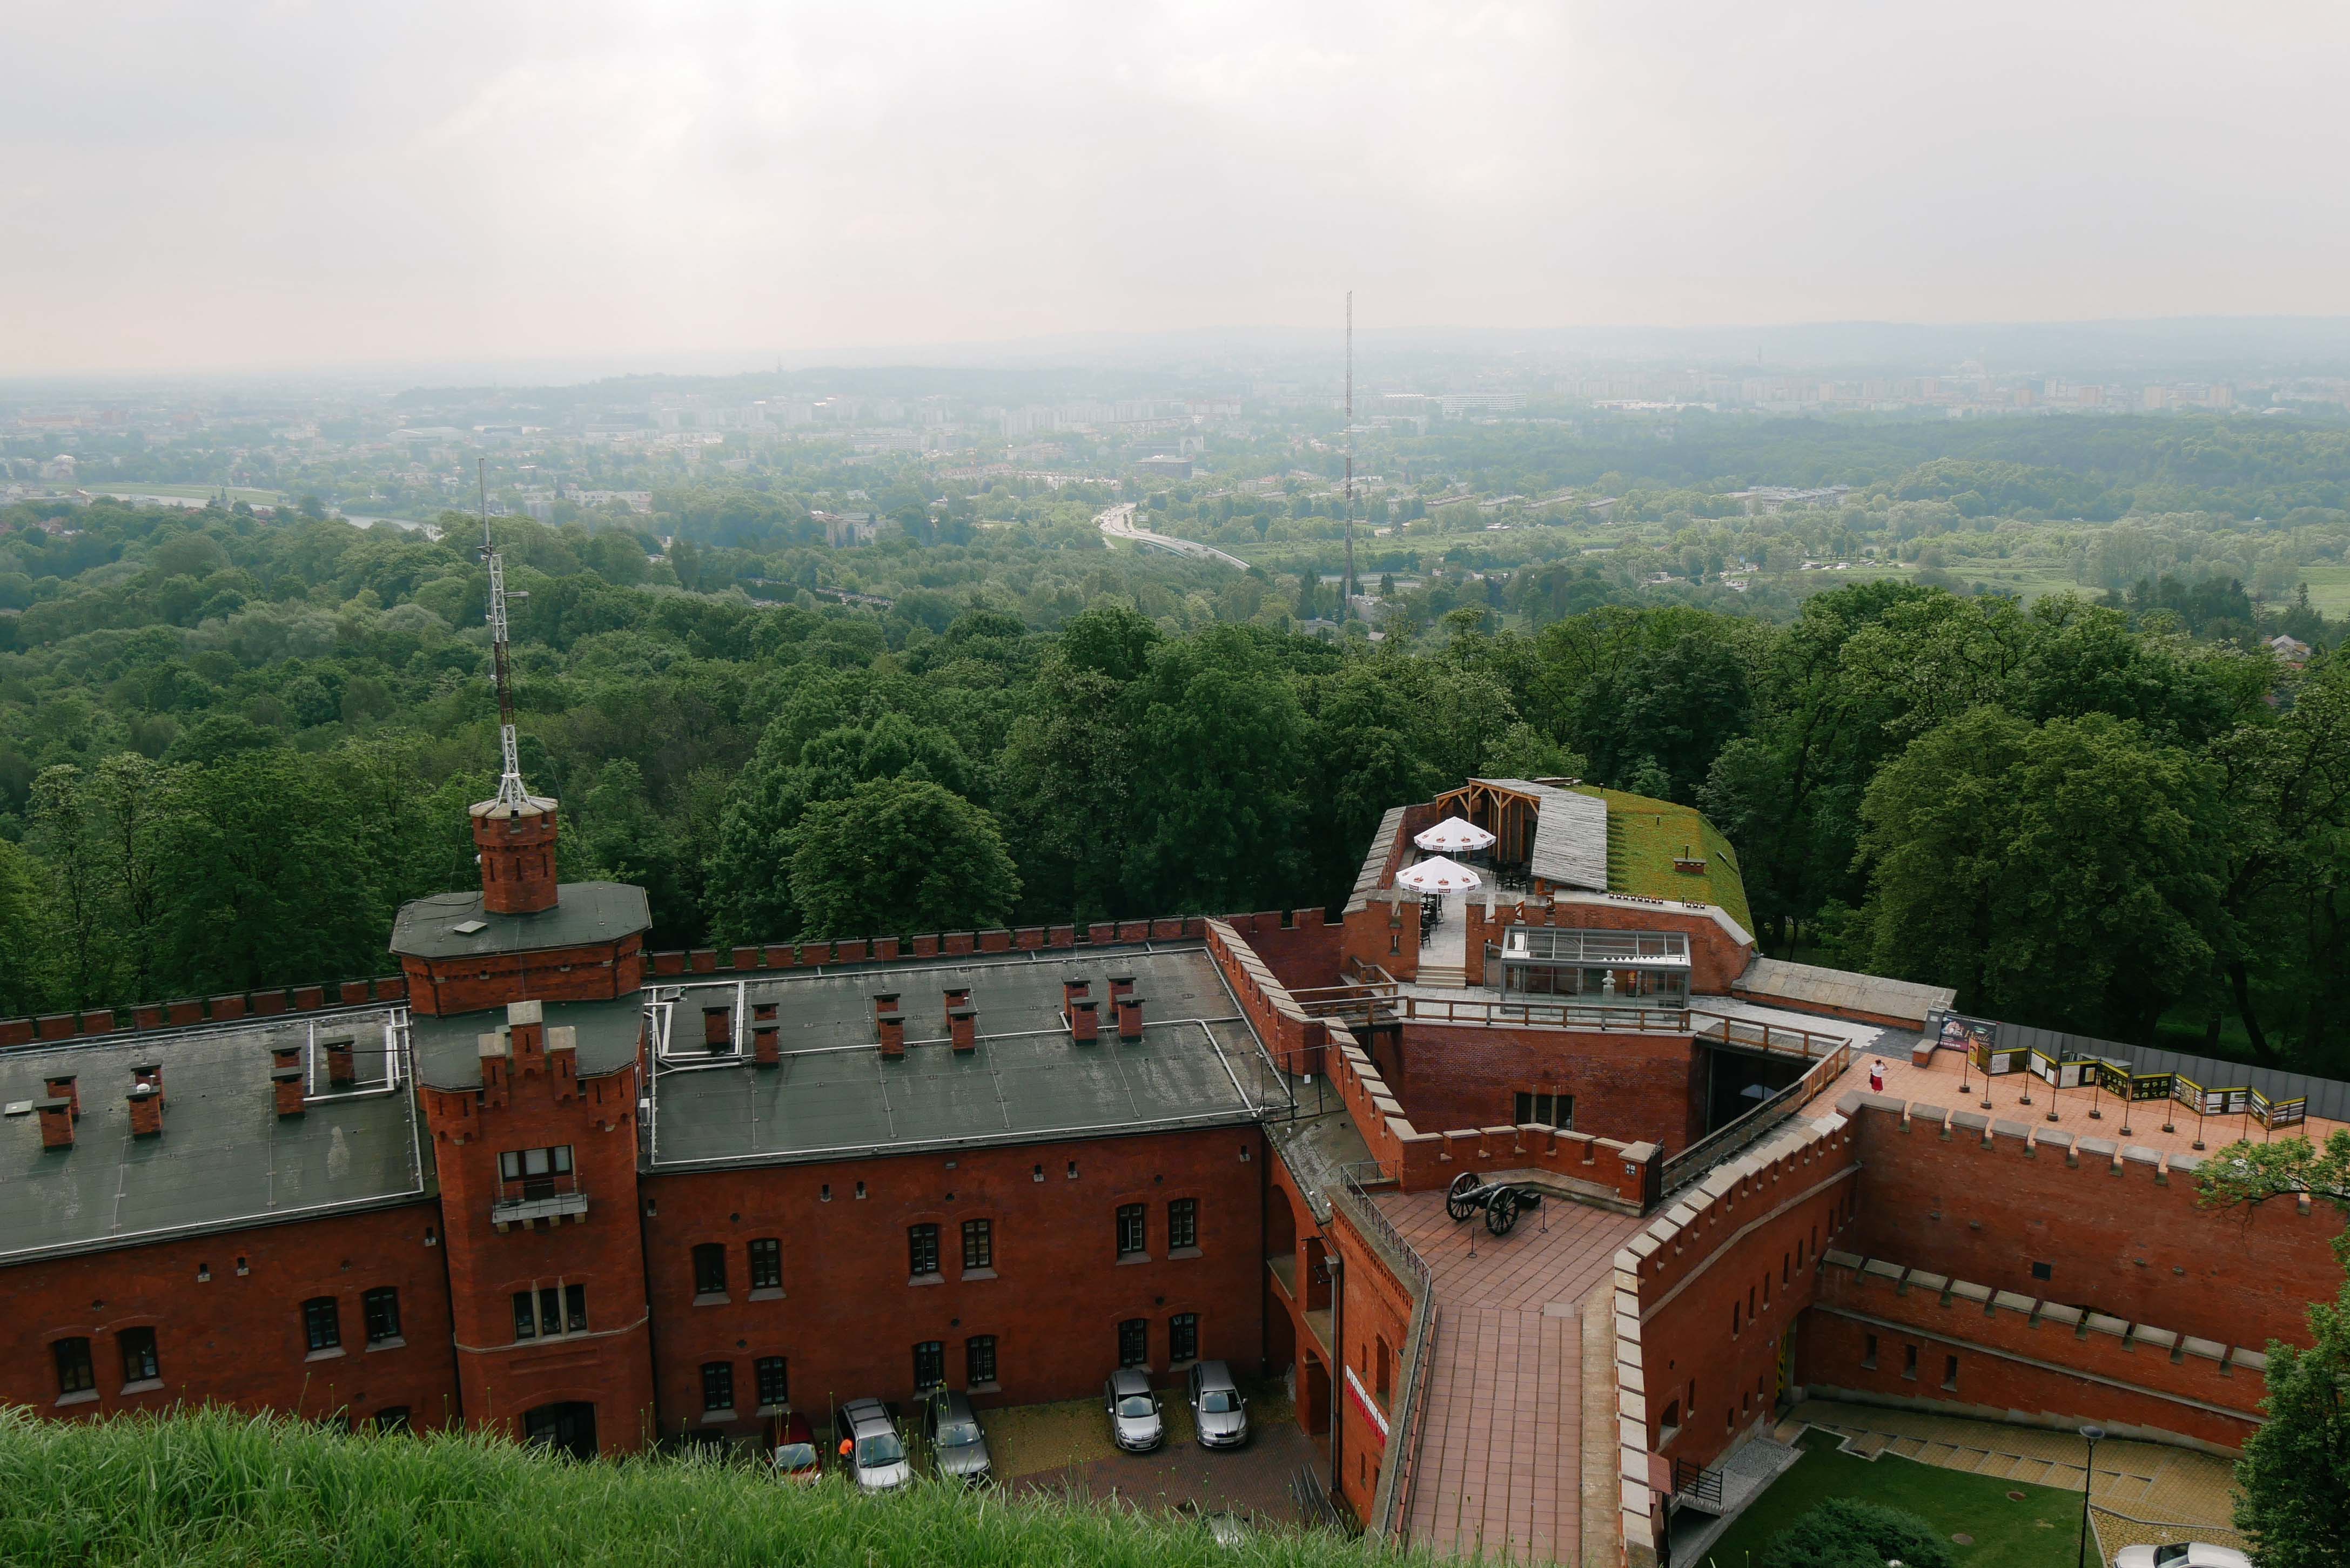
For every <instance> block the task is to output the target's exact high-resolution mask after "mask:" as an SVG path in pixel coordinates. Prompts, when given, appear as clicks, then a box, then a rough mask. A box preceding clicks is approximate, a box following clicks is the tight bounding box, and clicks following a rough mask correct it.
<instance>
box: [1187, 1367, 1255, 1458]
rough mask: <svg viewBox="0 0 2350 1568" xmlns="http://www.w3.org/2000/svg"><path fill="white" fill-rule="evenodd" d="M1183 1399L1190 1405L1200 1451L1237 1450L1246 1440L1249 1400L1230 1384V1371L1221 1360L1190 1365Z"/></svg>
mask: <svg viewBox="0 0 2350 1568" xmlns="http://www.w3.org/2000/svg"><path fill="white" fill-rule="evenodd" d="M1185 1397H1186V1398H1187V1399H1188V1400H1189V1401H1190V1403H1191V1429H1192V1430H1193V1431H1194V1432H1196V1433H1198V1434H1199V1437H1200V1446H1201V1448H1203V1449H1237V1448H1240V1447H1242V1446H1243V1445H1244V1444H1246V1443H1247V1442H1248V1440H1249V1418H1248V1401H1247V1400H1246V1399H1243V1398H1242V1397H1241V1390H1240V1385H1239V1384H1237V1383H1234V1382H1233V1381H1232V1368H1231V1367H1229V1366H1225V1365H1224V1364H1223V1363H1222V1362H1221V1361H1202V1362H1200V1363H1198V1364H1196V1365H1195V1366H1192V1368H1191V1376H1190V1379H1189V1382H1188V1385H1187V1393H1186V1396H1185Z"/></svg>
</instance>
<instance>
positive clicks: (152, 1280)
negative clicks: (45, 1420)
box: [0, 1202, 457, 1428]
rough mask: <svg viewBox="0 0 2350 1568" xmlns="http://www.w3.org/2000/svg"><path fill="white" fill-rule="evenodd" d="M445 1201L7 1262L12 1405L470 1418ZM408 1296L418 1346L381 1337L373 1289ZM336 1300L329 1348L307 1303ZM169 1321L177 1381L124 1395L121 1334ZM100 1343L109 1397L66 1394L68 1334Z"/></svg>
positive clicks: (7, 1378)
mask: <svg viewBox="0 0 2350 1568" xmlns="http://www.w3.org/2000/svg"><path fill="white" fill-rule="evenodd" d="M439 1220H440V1210H439V1206H438V1205H437V1204H434V1203H431V1202H423V1203H410V1204H403V1205H400V1206H399V1207H397V1208H390V1209H381V1210H369V1211H364V1212H360V1213H355V1214H344V1215H338V1216H336V1217H334V1218H331V1219H325V1220H308V1221H305V1222H302V1223H298V1224H290V1225H270V1226H260V1227H255V1228H252V1229H248V1230H244V1231H235V1232H233V1233H229V1234H224V1235H213V1236H198V1237H192V1238H189V1239H186V1240H182V1241H163V1242H157V1243H153V1244H151V1245H147V1246H140V1247H125V1248H120V1249H116V1250H113V1251H102V1252H88V1253H84V1254H81V1255H79V1256H75V1257H67V1258H52V1259H47V1260H44V1261H42V1262H29V1263H22V1264H18V1265H17V1266H16V1267H14V1268H9V1269H0V1297H5V1300H6V1301H7V1303H8V1310H7V1311H6V1313H5V1314H0V1405H22V1406H25V1407H27V1408H29V1409H31V1410H33V1411H35V1412H36V1413H37V1414H41V1415H47V1416H62V1417H79V1416H104V1415H112V1414H114V1413H116V1412H118V1411H123V1410H141V1409H144V1410H162V1409H168V1408H170V1407H172V1406H174V1405H182V1404H184V1405H203V1404H223V1405H231V1406H234V1407H237V1408H239V1409H245V1410H278V1411H285V1412H287V1413H289V1414H293V1415H298V1416H304V1417H311V1418H314V1419H323V1418H326V1417H332V1416H335V1415H338V1414H348V1415H350V1416H351V1417H354V1418H356V1419H358V1420H360V1421H371V1420H373V1419H374V1418H375V1417H376V1415H377V1414H378V1413H379V1412H380V1411H383V1410H386V1409H390V1408H394V1407H401V1408H405V1409H407V1410H408V1411H409V1412H410V1418H411V1421H413V1422H414V1424H415V1425H416V1426H418V1427H420V1428H432V1427H439V1426H442V1425H444V1424H445V1423H446V1422H447V1421H448V1420H449V1419H450V1418H451V1417H452V1416H453V1415H454V1414H455V1400H456V1395H457V1377H456V1367H455V1365H454V1356H453V1354H452V1351H451V1349H450V1345H449V1322H450V1319H449V1292H448V1282H447V1280H446V1277H445V1276H444V1274H443V1272H442V1253H441V1251H439V1249H438V1248H436V1247H434V1246H433V1245H432V1244H431V1243H430V1242H429V1241H428V1240H427V1238H428V1237H430V1236H433V1235H435V1234H437V1232H438V1225H439ZM379 1287H390V1288H391V1289H393V1290H396V1291H397V1292H398V1293H399V1303H400V1340H401V1342H402V1343H400V1344H397V1345H391V1344H385V1345H378V1346H375V1347H372V1348H371V1347H370V1346H369V1344H368V1334H367V1321H366V1316H365V1314H364V1311H363V1308H362V1303H361V1298H362V1296H363V1295H364V1293H366V1292H368V1291H370V1290H374V1289H377V1288H379ZM320 1296H329V1297H332V1298H333V1299H334V1302H335V1304H336V1309H337V1310H336V1316H337V1320H338V1324H339V1327H340V1330H341V1338H342V1344H341V1346H340V1347H339V1349H338V1351H336V1352H322V1353H319V1354H317V1355H313V1354H312V1352H311V1350H310V1345H309V1339H308V1336H307V1332H306V1328H305V1320H304V1316H303V1310H302V1308H303V1303H305V1302H307V1301H309V1300H311V1299H313V1298H315V1297H320ZM139 1328H144V1329H151V1330H153V1331H154V1334H155V1342H156V1355H157V1360H158V1362H159V1364H160V1366H159V1370H160V1371H161V1377H160V1378H159V1379H158V1380H157V1381H156V1386H153V1387H151V1388H147V1389H143V1390H134V1391H131V1392H129V1393H126V1392H124V1383H123V1365H122V1357H121V1353H120V1348H119V1345H118V1341H117V1335H119V1334H120V1333H121V1332H122V1331H124V1330H125V1329H139ZM68 1337H78V1338H86V1339H88V1340H89V1341H90V1360H91V1363H92V1365H93V1366H94V1367H95V1368H96V1371H97V1382H98V1386H97V1389H96V1391H95V1396H94V1397H84V1398H80V1399H75V1400H72V1401H69V1402H66V1403H60V1402H59V1398H58V1394H59V1390H58V1385H57V1361H56V1357H55V1355H54V1354H53V1352H52V1349H51V1346H52V1345H54V1343H55V1342H56V1341H57V1340H59V1339H64V1338H68Z"/></svg>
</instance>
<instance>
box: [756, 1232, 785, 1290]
mask: <svg viewBox="0 0 2350 1568" xmlns="http://www.w3.org/2000/svg"><path fill="white" fill-rule="evenodd" d="M751 1288H752V1289H753V1290H754V1291H779V1290H782V1289H783V1288H784V1244H783V1242H782V1241H780V1240H778V1239H777V1238H775V1237H774V1236H761V1237H758V1238H757V1239H755V1240H754V1241H752V1243H751Z"/></svg>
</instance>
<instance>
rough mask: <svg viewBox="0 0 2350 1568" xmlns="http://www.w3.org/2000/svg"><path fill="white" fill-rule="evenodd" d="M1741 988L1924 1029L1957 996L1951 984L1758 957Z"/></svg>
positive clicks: (1764, 996)
mask: <svg viewBox="0 0 2350 1568" xmlns="http://www.w3.org/2000/svg"><path fill="white" fill-rule="evenodd" d="M1736 984H1737V988H1738V989H1739V990H1740V991H1742V992H1745V993H1746V994H1747V995H1749V996H1752V997H1755V998H1757V999H1758V1000H1763V1001H1777V1002H1789V1003H1791V1004H1793V1005H1794V1006H1798V1007H1806V1006H1808V1007H1841V1008H1844V1009H1846V1011H1848V1012H1866V1013H1870V1014H1873V1015H1874V1016H1876V1017H1879V1018H1898V1019H1900V1020H1902V1021H1903V1022H1904V1023H1911V1024H1914V1025H1916V1026H1917V1027H1919V1028H1923V1027H1924V1026H1925V1023H1926V1019H1927V1017H1928V1016H1929V1014H1931V1013H1933V1012H1936V1011H1937V1010H1944V1009H1948V1008H1949V1007H1950V1004H1951V1002H1954V1001H1955V1000H1956V999H1957V996H1958V992H1954V991H1952V990H1951V989H1950V987H1949V986H1947V985H1920V984H1918V983H1917V982H1916V981H1907V980H1887V979H1886V978H1885V977H1884V976H1883V975H1876V974H1855V973H1853V972H1851V971H1848V970H1841V969H1824V968H1822V967H1820V966H1819V965H1817V964H1808V963H1794V962H1791V961H1788V960H1786V959H1774V958H1757V959H1756V960H1755V961H1753V962H1752V963H1750V964H1748V965H1747V966H1746V972H1745V973H1743V974H1742V975H1740V976H1739V977H1738V980H1737V982H1736Z"/></svg>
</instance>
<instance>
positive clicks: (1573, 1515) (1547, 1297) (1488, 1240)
mask: <svg viewBox="0 0 2350 1568" xmlns="http://www.w3.org/2000/svg"><path fill="white" fill-rule="evenodd" d="M1496 1174H1497V1176H1499V1177H1501V1178H1503V1179H1507V1177H1508V1176H1509V1173H1508V1172H1498V1173H1496ZM1376 1201H1377V1202H1378V1206H1379V1208H1380V1210H1382V1211H1383V1212H1384V1213H1385V1214H1386V1215H1387V1217H1388V1220H1391V1221H1392V1222H1393V1223H1394V1224H1395V1226H1396V1228H1397V1229H1398V1230H1399V1231H1401V1232H1402V1233H1403V1236H1404V1239H1405V1240H1406V1241H1409V1242H1410V1243H1411V1245H1412V1247H1413V1248H1414V1249H1415V1250H1416V1251H1419V1255H1420V1256H1421V1257H1423V1258H1425V1259H1426V1260H1427V1261H1428V1263H1429V1267H1430V1270H1431V1271H1432V1272H1433V1273H1434V1276H1435V1285H1436V1300H1437V1304H1438V1309H1439V1311H1440V1314H1441V1316H1440V1320H1439V1324H1438V1328H1437V1336H1436V1346H1435V1351H1436V1354H1435V1359H1434V1361H1433V1362H1432V1363H1430V1369H1429V1379H1428V1385H1427V1387H1426V1389H1425V1391H1424V1392H1423V1395H1422V1397H1423V1398H1424V1399H1425V1400H1426V1401H1427V1404H1426V1407H1425V1409H1424V1411H1423V1413H1422V1415H1421V1420H1420V1437H1419V1459H1418V1460H1417V1462H1416V1464H1415V1467H1414V1469H1413V1472H1412V1481H1411V1497H1410V1508H1409V1513H1408V1514H1407V1515H1406V1518H1405V1521H1404V1528H1405V1531H1406V1532H1407V1534H1408V1536H1409V1540H1410V1541H1411V1542H1413V1544H1415V1545H1420V1546H1425V1547H1427V1548H1429V1549H1430V1551H1433V1552H1438V1553H1440V1554H1441V1555H1444V1556H1449V1557H1471V1556H1476V1555H1478V1554H1480V1553H1489V1554H1492V1555H1495V1556H1501V1555H1503V1554H1504V1553H1506V1554H1507V1555H1508V1556H1509V1557H1510V1558H1511V1559H1513V1560H1518V1561H1533V1562H1560V1563H1581V1562H1584V1561H1586V1544H1585V1543H1586V1534H1585V1529H1584V1510H1585V1505H1586V1500H1585V1495H1584V1492H1585V1488H1584V1473H1583V1472H1584V1458H1585V1447H1586V1443H1585V1430H1584V1427H1585V1410H1584V1404H1585V1389H1586V1377H1585V1368H1584V1347H1583V1306H1584V1303H1585V1302H1586V1300H1588V1299H1589V1298H1590V1297H1591V1296H1592V1294H1593V1293H1595V1292H1596V1291H1598V1290H1599V1289H1601V1288H1602V1287H1603V1286H1605V1285H1607V1284H1608V1283H1610V1282H1612V1281H1613V1279H1614V1259H1615V1256H1616V1251H1617V1248H1619V1247H1621V1246H1622V1245H1624V1243H1625V1242H1626V1241H1628V1240H1629V1239H1630V1238H1631V1236H1632V1235H1633V1233H1634V1232H1636V1231H1638V1230H1639V1228H1640V1225H1641V1221H1640V1220H1638V1219H1637V1218H1635V1217H1633V1216H1631V1215H1628V1214H1617V1213H1613V1212H1611V1211H1609V1210H1604V1209H1593V1208H1587V1207H1586V1206H1584V1205H1581V1204H1577V1203H1571V1202H1568V1201H1566V1200H1565V1199H1557V1198H1553V1199H1548V1200H1546V1201H1545V1202H1544V1204H1543V1206H1542V1208H1541V1209H1540V1210H1536V1211H1535V1212H1534V1213H1532V1214H1528V1215H1526V1216H1524V1217H1523V1219H1521V1220H1519V1221H1518V1227H1517V1229H1516V1230H1515V1231H1512V1232H1511V1233H1510V1234H1509V1235H1507V1236H1504V1237H1501V1238H1498V1239H1497V1238H1495V1237H1493V1236H1491V1235H1488V1234H1487V1233H1486V1231H1485V1228H1484V1221H1483V1220H1482V1218H1475V1219H1471V1220H1466V1221H1463V1222H1461V1223H1460V1224H1455V1223H1454V1222H1453V1221H1452V1220H1451V1218H1450V1217H1448V1216H1447V1215H1446V1213H1445V1212H1444V1195H1443V1194H1442V1193H1440V1192H1413V1193H1394V1192H1390V1193H1383V1194H1380V1195H1378V1197H1377V1199H1376ZM1472 1241H1473V1243H1474V1248H1475V1255H1474V1256H1471V1243H1472ZM1612 1355H1613V1352H1612V1345H1611V1349H1610V1351H1609V1359H1607V1360H1606V1361H1604V1362H1603V1364H1602V1366H1601V1367H1600V1369H1599V1371H1598V1372H1596V1373H1595V1374H1594V1376H1595V1377H1596V1378H1601V1379H1603V1380H1604V1386H1600V1385H1595V1386H1594V1389H1593V1392H1594V1393H1595V1394H1596V1395H1597V1396H1598V1397H1601V1398H1602V1399H1603V1400H1604V1402H1605V1405H1606V1408H1605V1410H1604V1412H1603V1414H1604V1416H1605V1417H1606V1419H1605V1421H1604V1422H1603V1423H1602V1426H1601V1428H1600V1433H1599V1436H1600V1439H1601V1441H1600V1444H1599V1445H1598V1446H1597V1449H1596V1457H1597V1458H1598V1459H1599V1460H1600V1461H1601V1468H1600V1471H1599V1474H1598V1477H1597V1490H1596V1494H1595V1495H1594V1496H1592V1497H1591V1498H1590V1500H1589V1506H1590V1508H1591V1509H1592V1516H1591V1517H1592V1521H1593V1523H1594V1525H1595V1526H1596V1527H1597V1528H1599V1529H1602V1530H1605V1529H1606V1528H1608V1527H1610V1526H1612V1524H1613V1521H1614V1516H1615V1511H1616V1507H1617V1497H1616V1473H1615V1466H1616V1451H1615V1447H1614V1442H1615V1433H1616V1424H1615V1408H1616V1407H1615V1384H1614V1371H1613V1362H1612Z"/></svg>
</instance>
